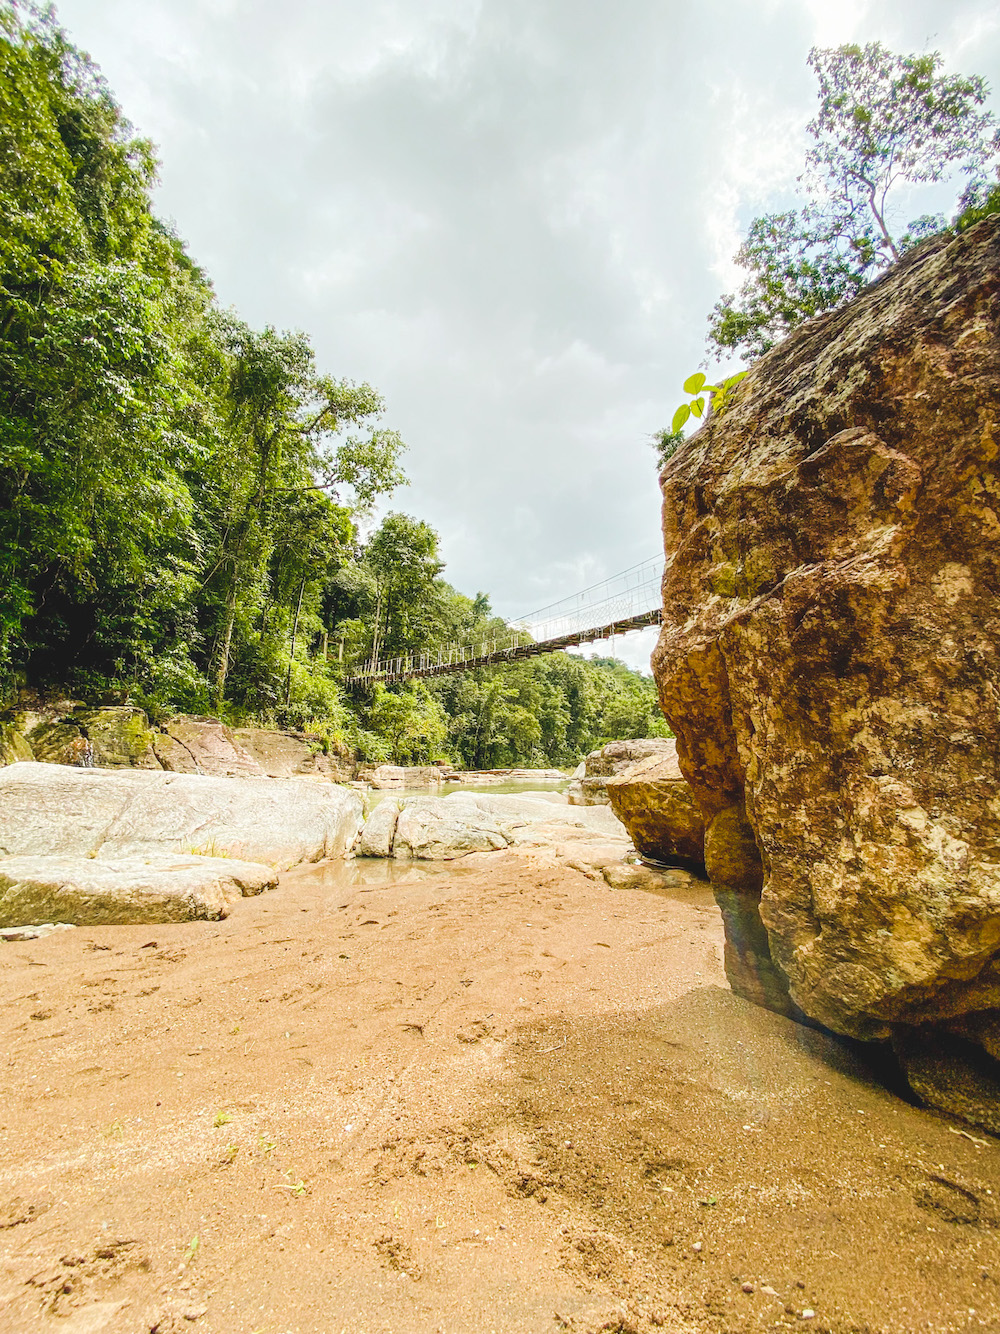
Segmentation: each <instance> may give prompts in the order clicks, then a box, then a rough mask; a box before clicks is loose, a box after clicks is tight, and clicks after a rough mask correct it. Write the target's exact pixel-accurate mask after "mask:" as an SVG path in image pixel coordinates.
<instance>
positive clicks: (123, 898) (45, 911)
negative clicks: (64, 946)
mask: <svg viewBox="0 0 1000 1334" xmlns="http://www.w3.org/2000/svg"><path fill="white" fill-rule="evenodd" d="M277 883H278V877H277V873H276V872H275V871H274V870H273V869H272V868H271V867H270V866H262V865H259V864H257V863H255V862H244V861H237V860H235V859H233V858H229V857H196V856H191V857H177V856H174V857H171V856H145V857H143V856H133V857H122V858H115V859H113V860H107V861H101V860H96V859H94V858H91V857H66V856H63V857H4V858H2V859H0V926H2V927H14V926H18V925H21V924H23V923H26V922H27V923H30V922H39V921H41V922H58V923H59V924H62V923H68V924H70V925H75V926H99V925H101V926H111V925H124V924H127V923H129V922H188V921H195V920H198V919H207V920H210V921H212V920H216V919H218V918H220V917H226V916H227V915H228V913H229V908H230V905H231V904H232V903H233V902H235V900H237V899H239V898H242V897H244V896H245V895H250V894H260V893H261V892H262V891H263V890H265V889H273V888H274V887H275V885H276V884H277ZM36 934H37V928H36Z"/></svg>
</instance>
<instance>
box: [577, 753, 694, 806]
mask: <svg viewBox="0 0 1000 1334" xmlns="http://www.w3.org/2000/svg"><path fill="white" fill-rule="evenodd" d="M674 745H675V743H674V741H673V740H669V741H667V740H661V739H660V738H658V737H645V738H640V739H637V740H634V741H609V742H608V744H607V745H606V746H602V747H601V749H600V750H592V751H591V752H590V754H589V755H588V756H587V757H586V758H585V759H584V761H583V773H582V774H580V773H579V771H578V770H577V772H575V773H574V774H573V779H572V781H571V783H570V785H569V789H568V791H567V794H566V795H567V797H568V798H569V804H570V805H571V806H608V805H610V804H611V798H610V797H609V796H608V779H609V778H618V777H621V776H623V775H624V774H627V773H628V772H629V770H630V769H632V768H633V767H634V766H635V765H636V764H638V763H639V762H641V761H643V760H649V759H652V758H654V757H659V756H668V755H673V754H674Z"/></svg>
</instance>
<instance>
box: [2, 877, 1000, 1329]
mask: <svg viewBox="0 0 1000 1334" xmlns="http://www.w3.org/2000/svg"><path fill="white" fill-rule="evenodd" d="M368 873H370V874H371V875H372V876H373V877H375V881H374V882H373V883H367V884H366V883H365V882H364V880H363V878H361V877H362V876H363V875H364V874H368ZM392 873H393V868H392V867H391V866H390V865H388V864H385V863H383V864H381V865H378V864H376V865H375V866H374V867H372V868H362V869H361V870H360V871H359V870H355V871H354V872H351V871H350V870H349V869H348V868H344V867H342V866H331V867H329V868H327V869H325V870H324V869H323V868H319V869H313V870H304V871H301V870H300V871H298V872H294V873H290V874H288V875H286V876H285V877H284V878H283V882H282V885H281V887H280V888H279V889H278V890H277V891H275V892H273V893H271V894H269V895H265V896H263V897H262V898H260V899H256V900H246V901H244V902H243V903H241V904H239V905H238V908H237V910H236V911H234V913H233V915H232V916H231V917H230V918H229V919H227V920H226V921H224V922H220V923H212V924H206V923H189V924H183V925H175V926H169V927H164V926H159V927H155V928H150V927H115V928H101V929H90V928H78V929H77V930H75V931H72V932H66V933H62V934H60V935H57V936H54V937H50V938H48V939H45V940H40V941H32V942H28V943H23V944H8V945H4V946H3V947H2V952H0V970H2V972H0V999H2V1002H3V1005H2V1008H0V1014H2V1020H0V1022H2V1026H3V1029H2V1031H3V1047H4V1052H5V1054H6V1061H5V1065H4V1069H3V1084H4V1088H3V1118H2V1120H3V1126H2V1131H0V1134H2V1143H3V1158H2V1167H0V1183H2V1186H0V1191H2V1193H0V1211H2V1216H0V1223H3V1224H4V1225H5V1226H4V1228H3V1230H2V1232H0V1247H2V1255H3V1268H2V1276H0V1330H3V1331H29V1330H30V1331H36V1330H47V1329H52V1330H60V1331H62V1332H63V1334H99V1332H101V1331H107V1332H108V1334H137V1331H138V1332H139V1334H149V1331H150V1330H152V1329H155V1330H156V1331H158V1334H168V1331H171V1332H172V1331H180V1330H192V1331H212V1332H214V1334H251V1331H259V1332H260V1334H341V1331H344V1332H345V1334H347V1332H349V1334H383V1332H385V1334H425V1332H426V1334H437V1332H440V1334H489V1331H495V1332H496V1334H536V1332H537V1334H550V1332H551V1334H556V1332H557V1331H559V1330H561V1329H562V1330H565V1329H570V1330H575V1331H586V1332H587V1334H596V1331H599V1330H618V1331H626V1330H636V1331H642V1334H646V1332H647V1331H652V1330H657V1329H662V1330H670V1331H713V1332H716V1334H727V1332H728V1334H737V1332H742V1331H746V1332H747V1334H750V1332H751V1331H764V1330H773V1329H775V1328H776V1327H781V1326H783V1325H787V1326H789V1327H796V1328H809V1329H812V1330H825V1331H834V1332H835V1334H848V1332H849V1331H870V1332H871V1334H876V1332H882V1331H885V1332H886V1334H888V1332H890V1331H892V1332H893V1334H896V1332H897V1331H898V1332H899V1334H903V1332H904V1331H906V1332H908V1331H916V1330H942V1331H943V1330H948V1331H959V1330H962V1331H966V1330H968V1331H971V1330H990V1329H992V1330H995V1329H997V1328H1000V1286H998V1285H1000V1244H998V1237H1000V1227H998V1224H1000V1211H998V1205H997V1204H996V1203H995V1202H994V1201H995V1200H997V1199H998V1198H1000V1166H998V1165H1000V1154H998V1147H997V1143H996V1141H993V1140H991V1139H990V1140H988V1139H987V1137H986V1136H981V1135H976V1136H975V1138H974V1139H970V1138H968V1137H967V1136H966V1135H963V1134H959V1133H956V1131H957V1130H958V1129H959V1127H958V1126H957V1124H953V1123H950V1122H948V1121H947V1120H946V1119H943V1118H941V1117H938V1116H935V1115H933V1114H930V1113H927V1112H925V1111H922V1110H920V1109H917V1108H914V1107H911V1106H909V1105H907V1104H906V1103H905V1102H903V1101H901V1100H900V1099H898V1098H897V1097H896V1096H894V1094H893V1093H891V1092H890V1091H888V1090H887V1089H886V1088H884V1087H883V1086H882V1085H881V1084H880V1083H879V1082H878V1080H877V1079H876V1077H875V1074H874V1073H873V1072H872V1071H871V1070H870V1069H869V1068H868V1067H866V1066H865V1064H864V1063H863V1062H861V1061H860V1060H859V1058H857V1057H856V1056H854V1055H853V1054H852V1053H851V1052H850V1051H849V1050H848V1049H847V1048H846V1047H844V1046H842V1045H841V1044H838V1043H836V1042H834V1041H832V1040H831V1039H829V1038H826V1037H824V1036H822V1035H820V1034H817V1033H813V1032H810V1031H808V1030H804V1029H800V1028H797V1027H795V1026H794V1025H792V1024H790V1023H789V1022H787V1021H786V1020H783V1019H779V1018H777V1017H775V1016H772V1015H769V1014H766V1013H764V1012H762V1011H759V1010H755V1009H754V1008H753V1007H751V1006H750V1005H748V1004H746V1003H744V1002H742V1001H740V1000H738V999H737V998H735V997H733V996H732V995H731V994H730V993H729V992H728V990H727V989H726V987H725V979H724V976H723V974H722V969H721V944H722V941H721V926H720V922H719V917H718V913H717V911H716V909H715V906H714V903H713V902H712V898H711V895H710V893H709V892H708V890H707V887H701V886H697V887H696V888H695V889H693V890H686V891H679V892H678V894H677V896H676V897H674V898H659V897H653V896H651V895H647V894H642V893H637V892H632V891H619V892H615V891H613V890H611V889H609V888H608V887H607V886H606V885H605V884H604V883H603V882H595V881H592V880H589V879H587V878H585V877H584V876H583V875H581V874H579V873H577V872H575V871H571V870H567V869H563V868H559V869H557V868H552V867H550V866H549V867H547V866H545V865H544V864H543V863H542V862H541V861H536V860H533V859H532V858H530V857H524V856H523V855H517V854H514V853H498V854H488V855H482V856H479V857H476V858H469V859H467V860H466V861H465V862H463V863H460V864H457V865H453V866H449V867H445V868H442V869H437V870H434V871H428V870H427V869H423V868H422V869H420V870H418V871H416V872H412V873H410V874H409V875H404V877H403V878H402V879H395V880H388V879H386V878H385V877H388V876H389V875H391V874H392ZM352 880H353V882H352ZM379 880H381V883H379ZM978 1140H982V1141H983V1143H982V1144H980V1143H977V1142H976V1141H978ZM8 1206H9V1207H8ZM18 1219H25V1220H26V1221H17V1220H18ZM195 1239H197V1240H195ZM746 1288H750V1289H752V1291H745V1289H746ZM810 1311H811V1312H813V1313H814V1314H813V1315H811V1316H809V1315H806V1314H805V1313H807V1312H810Z"/></svg>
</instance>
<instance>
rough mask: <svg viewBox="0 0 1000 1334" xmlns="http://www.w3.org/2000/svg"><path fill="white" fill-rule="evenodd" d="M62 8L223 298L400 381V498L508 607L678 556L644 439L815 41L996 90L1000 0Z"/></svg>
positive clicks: (76, 3) (785, 169) (375, 1)
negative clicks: (926, 52) (862, 48)
mask: <svg viewBox="0 0 1000 1334" xmlns="http://www.w3.org/2000/svg"><path fill="white" fill-rule="evenodd" d="M58 8H59V15H60V18H61V20H62V22H63V24H64V26H65V27H66V28H67V29H68V31H69V33H70V36H71V37H72V38H73V40H74V41H75V42H76V43H77V44H78V45H80V46H82V47H84V48H85V49H86V50H88V51H89V52H90V54H91V55H92V56H93V58H94V59H95V60H96V61H97V62H98V64H99V65H100V66H101V67H102V69H103V70H104V73H105V74H106V76H107V78H108V80H109V82H110V84H111V86H112V88H113V90H114V92H115V94H116V95H117V97H118V99H119V101H120V102H121V103H122V105H123V107H124V110H125V113H126V115H127V116H128V117H129V118H130V119H131V120H132V121H133V123H134V124H135V125H136V126H137V128H138V129H139V130H140V131H141V132H142V133H143V134H145V135H148V136H149V137H150V138H152V139H153V140H154V142H155V143H156V144H157V145H158V149H159V154H160V158H161V161H162V167H161V185H160V187H159V190H158V199H157V203H158V208H159V211H160V213H161V214H163V215H164V216H166V217H169V218H171V219H172V220H173V221H174V222H175V223H176V225H177V228H178V230H179V231H180V233H181V235H182V236H183V237H184V238H185V239H186V241H187V242H188V244H189V247H190V249H191V252H192V254H193V255H194V257H195V258H196V259H197V260H198V262H199V263H201V264H202V265H203V266H204V267H205V268H206V269H207V270H208V272H209V274H210V275H211V277H212V279H213V280H214V283H215V286H216V290H217V292H218V294H219V297H220V299H221V301H222V302H223V303H224V304H227V305H228V304H232V305H234V306H235V307H236V308H237V309H238V310H239V312H240V313H241V314H242V315H243V316H244V318H246V319H248V320H249V321H250V322H251V323H253V324H255V325H258V326H260V325H264V324H273V325H276V326H278V327H279V328H300V329H304V330H305V331H306V332H307V333H309V335H310V336H311V338H312V340H313V343H314V346H315V348H316V351H317V354H318V360H319V364H320V366H321V368H322V369H324V370H327V371H329V372H330V373H332V374H335V375H337V376H340V377H348V378H350V379H354V380H367V381H369V382H370V383H371V384H373V385H375V386H376V387H377V388H378V389H379V390H381V392H382V393H383V394H384V396H385V399H386V404H387V411H386V423H387V424H388V425H391V426H394V427H396V428H397V429H399V430H400V431H401V432H402V434H403V436H404V438H405V439H406V440H407V442H408V443H409V445H410V452H409V455H408V460H407V467H408V471H409V474H410V476H411V478H412V485H411V486H410V487H409V488H407V489H406V490H404V491H401V492H400V493H398V494H397V496H396V498H395V500H394V501H393V508H397V509H403V510H405V511H407V512H408V513H411V514H414V515H417V516H418V517H420V518H424V519H427V520H428V521H429V522H430V523H432V524H433V525H434V527H435V528H437V530H438V531H439V533H440V535H441V539H442V548H443V552H444V556H445V558H446V560H447V562H448V568H447V571H446V575H447V577H448V578H449V579H450V580H451V582H452V583H454V584H455V585H456V586H457V587H458V588H460V589H461V590H462V591H463V592H466V593H469V594H474V593H475V592H477V591H478V590H480V589H482V590H484V591H486V592H488V593H490V595H491V596H492V598H493V603H494V606H495V608H496V609H497V610H498V611H499V612H500V613H502V614H504V615H507V616H514V615H518V614H521V613H525V612H528V611H531V610H532V609H534V608H535V607H538V606H541V605H542V604H544V603H548V602H551V601H553V600H554V599H555V598H558V597H560V596H562V595H564V594H569V593H572V592H574V591H576V590H577V589H578V588H582V587H584V586H585V585H589V584H593V583H594V582H596V581H597V580H598V579H601V578H604V577H605V576H607V575H610V574H614V573H615V572H616V571H618V570H621V569H624V568H625V567H627V566H629V565H632V564H635V563H636V562H637V561H639V560H641V559H643V558H644V557H646V556H648V555H651V554H653V553H654V552H656V551H657V550H658V549H659V545H660V535H659V519H658V505H659V494H658V490H657V486H656V472H655V467H654V455H653V452H652V449H651V448H650V445H649V437H650V435H651V434H652V432H653V431H655V430H656V429H657V428H659V427H661V426H663V425H665V424H666V423H667V422H668V421H669V419H670V417H671V416H672V414H673V410H674V408H675V407H676V406H677V403H678V401H679V400H680V397H681V395H680V388H679V386H680V383H681V381H682V380H683V379H684V378H685V376H686V375H688V374H689V373H690V372H691V371H692V370H694V369H696V368H697V367H698V366H699V364H700V363H701V362H702V359H703V356H704V343H705V320H706V316H707V313H708V311H709V310H710V309H711V306H712V304H713V303H714V302H715V300H716V299H717V298H718V296H719V294H720V293H721V292H722V291H724V290H726V289H727V288H730V289H731V288H732V286H733V285H734V283H735V282H736V281H737V271H736V270H734V268H733V266H732V255H733V253H734V251H735V250H736V248H737V246H738V244H739V241H740V237H741V233H742V231H743V229H744V228H745V226H746V223H747V221H748V220H749V219H750V217H752V216H753V215H754V214H755V213H759V212H761V211H764V210H765V209H769V208H772V207H775V206H777V205H779V204H782V203H785V202H787V201H788V199H789V191H790V190H791V189H792V188H793V187H794V179H795V176H796V175H797V173H798V171H799V170H800V169H801V163H802V155H803V151H804V144H805V135H804V126H805V122H806V121H807V120H808V119H809V117H810V115H811V114H812V112H813V109H814V105H815V84H814V81H813V77H812V74H811V72H810V71H809V69H808V68H807V66H806V54H807V52H808V50H809V48H810V47H811V46H813V45H822V46H831V45H837V44H839V43H841V42H845V41H858V42H864V41H870V40H873V39H879V40H881V41H883V42H884V43H885V44H886V45H888V46H890V47H891V48H892V49H894V50H897V51H914V50H923V49H925V48H927V47H930V48H937V49H939V50H940V51H941V52H942V53H943V54H944V56H945V58H946V62H947V67H948V69H949V70H951V71H954V72H962V73H979V74H984V75H986V76H987V78H989V79H990V81H991V83H993V84H997V83H1000V7H998V5H997V3H996V0H701V3H699V4H693V3H691V0H286V2H285V3H284V4H281V5H277V4H275V3H274V2H273V0H266V2H265V0H62V3H61V4H60V5H59V7H58ZM993 104H994V106H995V105H996V99H995V98H994V99H993ZM923 211H924V208H923V207H917V208H915V209H914V210H913V212H914V213H920V212H923ZM713 369H715V368H714V367H713ZM621 646H622V645H621V641H619V650H620V649H621ZM650 647H651V644H650V635H649V634H648V633H647V634H646V635H644V636H633V637H631V640H630V644H629V647H628V649H627V651H626V652H625V653H624V654H621V656H626V657H628V658H629V660H631V661H633V662H634V663H642V664H643V665H644V666H646V665H647V664H648V653H649V649H650Z"/></svg>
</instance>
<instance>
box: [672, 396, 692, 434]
mask: <svg viewBox="0 0 1000 1334" xmlns="http://www.w3.org/2000/svg"><path fill="white" fill-rule="evenodd" d="M690 416H691V409H690V408H689V407H688V405H687V404H686V403H682V404H681V405H680V407H679V408H678V409H677V411H676V412H675V413H674V419H673V421H672V422H671V423H670V429H671V431H679V430H680V429H681V427H682V426H683V425H684V424H685V422H686V421H687V419H688V418H689V417H690Z"/></svg>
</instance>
